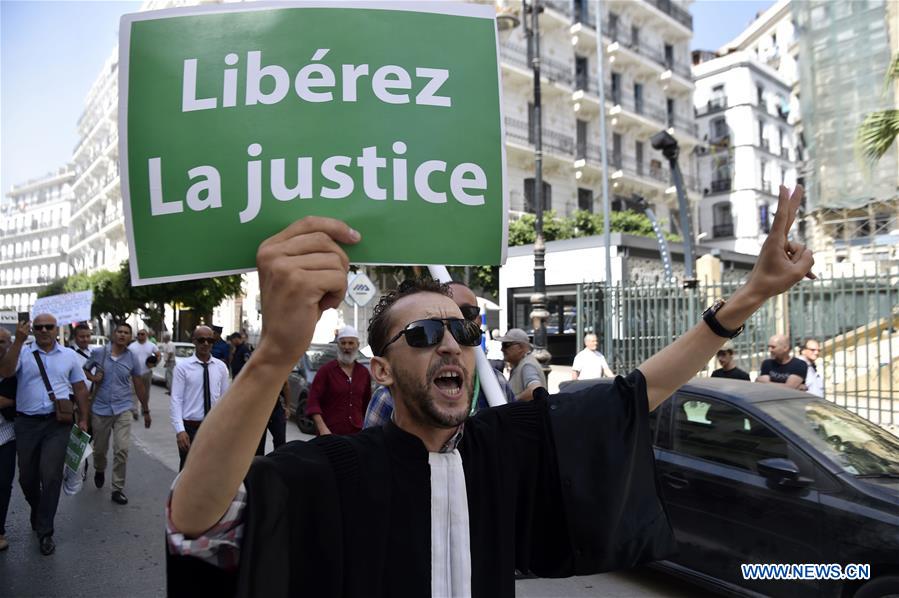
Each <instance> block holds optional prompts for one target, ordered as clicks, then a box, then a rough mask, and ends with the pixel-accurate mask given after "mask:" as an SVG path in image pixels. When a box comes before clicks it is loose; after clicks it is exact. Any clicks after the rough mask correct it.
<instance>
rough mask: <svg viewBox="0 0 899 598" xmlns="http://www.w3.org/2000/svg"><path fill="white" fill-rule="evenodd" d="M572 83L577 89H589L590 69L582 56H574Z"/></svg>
mask: <svg viewBox="0 0 899 598" xmlns="http://www.w3.org/2000/svg"><path fill="white" fill-rule="evenodd" d="M574 83H575V87H576V88H577V89H585V90H586V89H589V84H590V69H589V68H588V62H587V58H586V57H584V56H575V57H574Z"/></svg>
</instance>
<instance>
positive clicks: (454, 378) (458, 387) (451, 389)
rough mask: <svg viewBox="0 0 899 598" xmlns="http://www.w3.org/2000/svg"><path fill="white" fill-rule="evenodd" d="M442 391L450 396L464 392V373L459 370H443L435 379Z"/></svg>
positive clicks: (436, 384) (435, 384)
mask: <svg viewBox="0 0 899 598" xmlns="http://www.w3.org/2000/svg"><path fill="white" fill-rule="evenodd" d="M433 382H434V386H436V387H437V388H438V389H439V390H440V392H442V393H443V394H445V395H446V396H448V397H458V396H459V395H461V394H462V373H461V372H459V371H458V370H455V369H452V370H443V371H441V372H440V373H439V374H437V376H436V377H435V378H434V380H433Z"/></svg>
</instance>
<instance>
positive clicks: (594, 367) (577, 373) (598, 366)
mask: <svg viewBox="0 0 899 598" xmlns="http://www.w3.org/2000/svg"><path fill="white" fill-rule="evenodd" d="M598 344H599V341H598V339H597V338H596V335H595V334H587V335H584V348H583V349H582V350H581V351H580V353H578V354H577V355H575V356H574V363H572V364H571V379H572V380H589V379H593V378H614V377H615V374H614V372H612V368H610V367H609V362H607V361H606V357H605V355H603V354H602V353H600V352H599V351H597V350H596V347H597V345H598Z"/></svg>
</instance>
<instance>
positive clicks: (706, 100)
mask: <svg viewBox="0 0 899 598" xmlns="http://www.w3.org/2000/svg"><path fill="white" fill-rule="evenodd" d="M693 77H694V81H695V82H696V93H695V95H694V102H695V106H696V114H697V123H698V126H699V131H700V133H701V135H702V136H703V140H704V141H705V142H706V144H707V145H706V148H707V149H706V151H704V152H703V153H702V155H701V156H700V158H699V161H700V166H699V171H700V182H701V186H702V190H703V198H702V201H701V202H700V204H699V210H698V211H699V218H698V220H699V223H698V226H697V230H698V231H699V234H700V235H703V243H705V244H707V245H710V246H712V247H718V248H720V249H730V250H732V251H737V252H739V253H749V254H754V255H758V253H759V250H760V249H761V245H762V243H763V242H764V241H765V238H766V236H767V234H768V231H769V227H770V224H771V221H772V217H773V212H774V210H775V208H776V205H777V194H778V188H779V186H780V185H785V186H787V187H793V186H794V185H795V184H796V167H795V162H794V161H795V160H796V149H795V148H796V140H795V135H794V132H793V127H792V125H790V124H789V122H788V116H789V113H790V110H789V97H790V87H789V86H788V85H787V84H786V83H785V82H784V81H783V80H782V79H781V78H780V76H779V75H778V73H777V71H775V70H773V69H772V68H770V67H769V66H767V65H766V64H764V63H762V62H760V61H759V60H758V59H757V58H756V54H755V53H751V52H748V51H734V52H731V53H730V54H727V55H725V56H722V57H719V58H715V59H713V60H708V61H706V62H701V63H699V64H697V65H696V66H694V67H693Z"/></svg>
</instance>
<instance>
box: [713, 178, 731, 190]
mask: <svg viewBox="0 0 899 598" xmlns="http://www.w3.org/2000/svg"><path fill="white" fill-rule="evenodd" d="M732 186H733V183H732V182H731V180H730V179H718V180H715V181H712V184H711V190H712V193H724V192H727V191H730V190H731V187H732Z"/></svg>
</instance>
